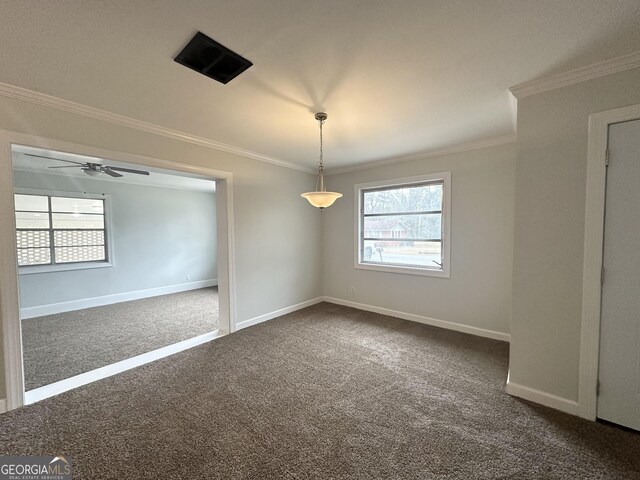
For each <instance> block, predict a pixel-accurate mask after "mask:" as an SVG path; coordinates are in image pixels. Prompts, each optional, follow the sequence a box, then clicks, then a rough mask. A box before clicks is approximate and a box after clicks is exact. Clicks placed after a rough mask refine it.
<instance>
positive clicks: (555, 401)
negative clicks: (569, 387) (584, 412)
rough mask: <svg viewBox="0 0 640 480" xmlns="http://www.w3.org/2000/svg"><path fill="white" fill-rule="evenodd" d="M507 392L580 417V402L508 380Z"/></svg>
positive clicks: (505, 388)
mask: <svg viewBox="0 0 640 480" xmlns="http://www.w3.org/2000/svg"><path fill="white" fill-rule="evenodd" d="M504 390H505V392H507V393H508V394H509V395H513V396H514V397H519V398H523V399H525V400H529V401H530V402H534V403H539V404H540V405H544V406H545V407H550V408H554V409H556V410H560V411H561V412H565V413H568V414H570V415H576V416H577V415H578V410H579V406H578V402H576V401H573V400H569V399H568V398H564V397H559V396H557V395H553V394H551V393H547V392H543V391H542V390H536V389H535V388H530V387H525V386H524V385H519V384H517V383H513V382H512V381H511V380H510V379H509V378H507V384H506V385H505V387H504Z"/></svg>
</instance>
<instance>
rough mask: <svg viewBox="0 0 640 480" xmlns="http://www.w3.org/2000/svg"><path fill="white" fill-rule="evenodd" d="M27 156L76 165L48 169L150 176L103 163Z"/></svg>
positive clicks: (56, 166)
mask: <svg viewBox="0 0 640 480" xmlns="http://www.w3.org/2000/svg"><path fill="white" fill-rule="evenodd" d="M25 155H29V156H30V157H38V158H46V159H48V160H55V161H56V162H67V163H73V164H74V165H55V166H52V167H47V168H80V169H82V171H83V172H84V173H86V174H87V175H92V176H95V175H100V174H101V173H106V174H107V175H109V176H110V177H122V176H124V175H122V174H121V173H118V172H124V173H135V174H136V175H149V172H146V171H144V170H134V169H133V168H123V167H112V166H111V165H102V164H101V163H93V162H85V163H82V162H74V161H73V160H62V159H61V158H51V157H44V156H42V155H34V154H32V153H26V154H25Z"/></svg>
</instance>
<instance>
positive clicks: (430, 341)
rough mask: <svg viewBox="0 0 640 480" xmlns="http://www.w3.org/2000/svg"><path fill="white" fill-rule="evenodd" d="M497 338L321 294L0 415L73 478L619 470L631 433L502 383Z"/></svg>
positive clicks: (6, 432)
mask: <svg viewBox="0 0 640 480" xmlns="http://www.w3.org/2000/svg"><path fill="white" fill-rule="evenodd" d="M507 357H508V346H507V345H506V344H504V343H501V342H498V341H494V340H488V339H482V338H477V337H472V336H469V335H465V334H461V333H456V332H450V331H446V330H441V329H437V328H433V327H428V326H425V325H420V324H416V323H411V322H407V321H403V320H398V319H394V318H390V317H385V316H382V315H377V314H372V313H367V312H361V311H357V310H353V309H349V308H346V307H340V306H335V305H331V304H327V303H323V304H319V305H316V306H313V307H310V308H307V309H304V310H301V311H298V312H295V313H292V314H289V315H286V316H284V317H281V318H278V319H274V320H272V321H270V322H266V323H263V324H260V325H256V326H254V327H251V328H248V329H245V330H242V331H240V332H237V333H235V334H232V335H229V336H227V337H224V338H220V339H218V340H215V341H214V342H211V343H208V344H205V345H201V346H199V347H196V348H193V349H191V350H189V351H185V352H182V353H179V354H177V355H174V356H172V357H168V358H165V359H162V360H159V361H157V362H155V363H153V364H149V365H146V366H142V367H139V368H136V369H134V370H130V371H128V372H125V373H122V374H120V375H116V376H114V377H110V378H107V379H105V380H102V381H100V382H97V383H94V384H92V385H88V386H85V387H82V388H79V389H77V390H74V391H71V392H67V393H65V394H63V395H60V396H58V397H54V398H50V399H48V400H45V401H43V402H40V403H38V404H35V405H31V406H29V407H26V408H22V409H19V410H17V411H12V412H9V413H7V414H4V415H0V454H2V455H6V454H14V455H18V454H19V455H25V454H31V455H36V454H55V455H69V456H71V457H72V459H73V465H74V479H76V480H79V479H91V480H102V479H119V480H122V479H158V478H163V479H190V480H191V479H213V478H220V479H270V478H291V479H294V478H295V479H307V478H311V479H321V478H322V479H324V478H334V479H352V478H353V479H373V478H380V479H430V478H441V479H492V478H502V479H507V478H508V479H592V478H593V479H596V478H597V479H633V478H640V435H638V434H635V433H631V432H628V431H625V430H622V429H619V428H616V427H612V426H608V425H602V424H598V423H593V422H588V421H585V420H581V419H579V418H576V417H572V416H569V415H566V414H563V413H560V412H557V411H553V410H550V409H547V408H544V407H539V406H535V405H533V404H530V403H527V402H524V401H520V400H517V399H515V398H512V397H510V396H508V395H506V394H505V393H504V391H503V389H504V381H505V378H506V374H507Z"/></svg>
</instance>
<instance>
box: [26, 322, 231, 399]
mask: <svg viewBox="0 0 640 480" xmlns="http://www.w3.org/2000/svg"><path fill="white" fill-rule="evenodd" d="M220 336H223V335H222V334H220V333H219V332H218V331H217V330H216V331H215V332H211V333H205V334H203V335H198V336H197V337H193V338H189V339H188V340H183V341H182V342H178V343H174V344H173V345H168V346H166V347H162V348H158V349H157V350H152V351H150V352H147V353H143V354H142V355H137V356H135V357H131V358H127V359H126V360H122V361H120V362H116V363H112V364H111V365H107V366H106V367H101V368H97V369H95V370H91V371H90V372H86V373H81V374H80V375H76V376H74V377H70V378H65V379H64V380H60V381H59V382H55V383H51V384H49V385H45V386H43V387H39V388H35V389H33V390H29V391H28V392H25V394H24V404H25V405H30V404H32V403H35V402H39V401H40V400H44V399H45V398H49V397H53V396H55V395H59V394H61V393H64V392H67V391H69V390H71V389H74V388H78V387H81V386H82V385H87V384H88V383H92V382H95V381H97V380H102V379H103V378H107V377H110V376H112V375H116V374H117V373H121V372H125V371H127V370H131V369H132V368H136V367H139V366H141V365H144V364H146V363H150V362H153V361H155V360H159V359H161V358H164V357H168V356H169V355H173V354H174V353H178V352H182V351H183V350H187V349H189V348H192V347H195V346H197V345H201V344H203V343H206V342H210V341H211V340H213V339H215V338H218V337H220Z"/></svg>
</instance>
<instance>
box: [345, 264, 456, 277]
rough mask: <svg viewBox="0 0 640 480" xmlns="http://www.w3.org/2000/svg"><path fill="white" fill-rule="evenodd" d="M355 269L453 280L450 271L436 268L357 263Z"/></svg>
mask: <svg viewBox="0 0 640 480" xmlns="http://www.w3.org/2000/svg"><path fill="white" fill-rule="evenodd" d="M355 268H357V269H359V270H374V271H377V272H386V273H400V274H403V275H417V276H423V277H438V278H451V275H450V274H449V269H445V270H437V269H435V268H420V267H404V266H395V265H380V264H377V263H361V262H356V264H355Z"/></svg>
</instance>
